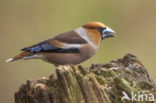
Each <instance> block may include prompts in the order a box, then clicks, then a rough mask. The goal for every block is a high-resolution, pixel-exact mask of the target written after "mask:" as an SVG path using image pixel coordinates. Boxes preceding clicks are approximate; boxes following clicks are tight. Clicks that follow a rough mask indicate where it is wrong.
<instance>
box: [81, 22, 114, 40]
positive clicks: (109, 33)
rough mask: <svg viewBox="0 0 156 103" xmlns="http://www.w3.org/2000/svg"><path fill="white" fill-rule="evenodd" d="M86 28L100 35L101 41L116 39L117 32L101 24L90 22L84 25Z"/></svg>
mask: <svg viewBox="0 0 156 103" xmlns="http://www.w3.org/2000/svg"><path fill="white" fill-rule="evenodd" d="M83 27H84V28H86V29H89V30H90V31H91V30H96V31H98V32H99V33H100V35H101V39H105V38H109V37H114V34H115V31H113V30H112V29H110V28H109V27H107V26H106V25H104V24H103V23H101V22H89V23H87V24H85V25H83Z"/></svg>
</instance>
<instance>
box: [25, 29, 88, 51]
mask: <svg viewBox="0 0 156 103" xmlns="http://www.w3.org/2000/svg"><path fill="white" fill-rule="evenodd" d="M86 43H87V42H86V41H85V40H84V39H83V38H81V37H80V36H79V35H78V34H77V33H76V32H74V31H69V32H66V33H63V34H60V35H58V36H55V37H54V38H51V39H48V40H45V41H42V42H40V43H38V44H36V45H33V46H30V47H26V48H23V49H22V51H29V52H34V53H39V52H56V53H69V52H74V53H76V52H79V48H80V47H81V46H82V45H84V44H86Z"/></svg>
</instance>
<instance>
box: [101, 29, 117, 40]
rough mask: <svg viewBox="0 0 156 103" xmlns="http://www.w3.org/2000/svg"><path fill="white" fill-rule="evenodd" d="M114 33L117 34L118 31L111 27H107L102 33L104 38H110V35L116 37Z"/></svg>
mask: <svg viewBox="0 0 156 103" xmlns="http://www.w3.org/2000/svg"><path fill="white" fill-rule="evenodd" d="M114 34H116V32H115V31H114V30H112V29H111V28H109V27H106V28H105V29H104V30H103V33H102V38H103V39H104V38H109V37H114Z"/></svg>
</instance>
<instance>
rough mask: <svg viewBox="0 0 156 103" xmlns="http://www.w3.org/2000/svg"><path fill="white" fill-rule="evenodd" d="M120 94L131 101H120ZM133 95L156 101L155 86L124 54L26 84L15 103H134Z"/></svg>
mask: <svg viewBox="0 0 156 103" xmlns="http://www.w3.org/2000/svg"><path fill="white" fill-rule="evenodd" d="M123 92H124V93H126V94H127V95H128V96H129V98H130V100H127V99H124V100H122V101H121V98H122V97H123ZM132 92H133V93H136V94H138V95H139V94H140V95H141V94H142V93H144V94H147V96H148V98H146V97H144V98H143V102H141V103H146V102H147V103H148V102H149V99H150V100H152V99H154V97H156V85H155V83H154V82H153V80H152V79H151V78H150V76H149V74H148V73H147V71H146V69H145V68H144V66H143V65H142V64H141V62H140V61H139V60H138V59H137V57H135V56H134V55H132V54H127V55H126V56H125V57H123V58H122V59H119V60H117V61H112V62H110V63H107V64H93V65H92V66H91V67H90V68H83V67H82V66H64V67H59V68H56V72H55V73H54V74H52V75H51V76H50V77H49V78H41V79H37V80H27V82H26V83H24V84H22V85H21V87H20V88H19V91H18V92H16V93H15V103H133V102H134V103H137V102H138V98H137V101H134V100H132V98H131V96H132ZM138 95H137V97H138ZM151 95H153V96H154V97H153V98H152V97H151ZM146 99H147V101H146ZM140 101H141V99H140ZM150 103H151V102H150Z"/></svg>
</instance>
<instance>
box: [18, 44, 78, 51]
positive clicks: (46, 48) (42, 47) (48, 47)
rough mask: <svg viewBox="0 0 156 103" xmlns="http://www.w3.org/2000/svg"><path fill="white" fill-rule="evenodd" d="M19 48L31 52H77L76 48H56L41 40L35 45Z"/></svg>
mask: <svg viewBox="0 0 156 103" xmlns="http://www.w3.org/2000/svg"><path fill="white" fill-rule="evenodd" d="M21 50H22V51H29V52H33V53H39V52H55V53H77V52H79V49H78V48H67V49H64V48H57V47H54V46H53V45H51V44H49V43H46V42H42V43H39V44H37V45H33V46H30V47H26V48H23V49H21Z"/></svg>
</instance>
